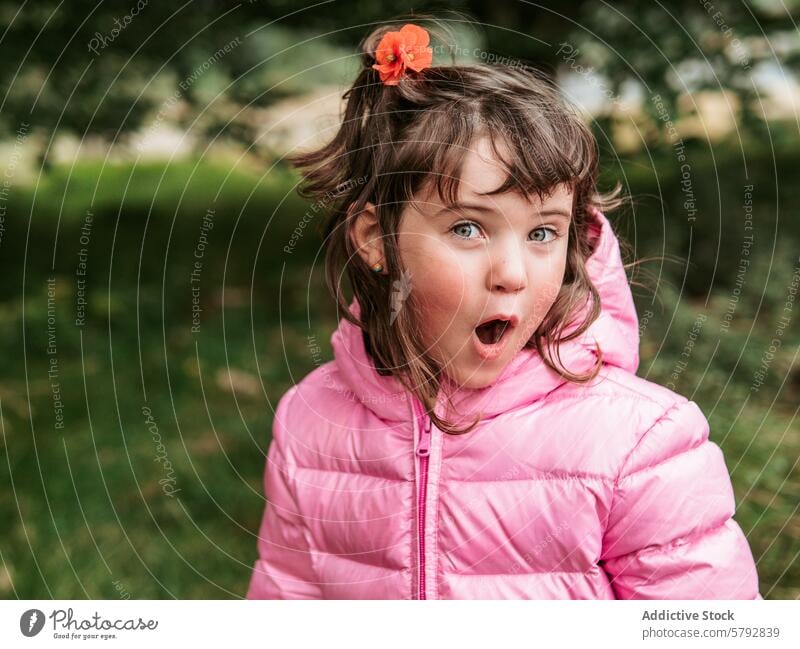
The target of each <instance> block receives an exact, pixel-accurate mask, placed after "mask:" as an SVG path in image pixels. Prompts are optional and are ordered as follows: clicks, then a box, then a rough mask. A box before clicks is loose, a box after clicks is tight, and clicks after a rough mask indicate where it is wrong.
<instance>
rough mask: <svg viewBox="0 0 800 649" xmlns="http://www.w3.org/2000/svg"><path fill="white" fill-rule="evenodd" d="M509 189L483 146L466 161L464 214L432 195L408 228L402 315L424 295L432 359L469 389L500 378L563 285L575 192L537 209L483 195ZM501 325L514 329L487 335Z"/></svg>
mask: <svg viewBox="0 0 800 649" xmlns="http://www.w3.org/2000/svg"><path fill="white" fill-rule="evenodd" d="M504 179H505V171H504V170H503V168H502V167H501V166H500V164H499V163H498V162H497V160H496V159H495V158H494V156H493V152H492V149H491V145H490V143H489V141H488V140H487V139H481V140H478V141H476V143H475V144H474V145H473V146H472V147H471V148H470V150H469V151H468V152H467V153H466V154H465V158H464V166H463V173H462V176H461V182H460V186H459V200H458V205H455V206H448V205H444V204H442V203H441V202H440V200H439V197H438V195H437V194H436V192H435V190H434V189H431V190H430V192H429V193H427V194H426V195H424V196H422V197H417V199H418V200H417V203H418V204H417V208H418V209H415V207H414V206H412V205H408V206H407V207H406V208H405V210H404V211H403V213H402V215H401V218H400V225H399V230H398V246H399V251H400V256H401V258H402V260H403V264H404V266H405V270H406V273H407V275H406V278H405V281H403V282H401V284H402V286H401V287H396V288H399V290H395V291H394V293H393V298H397V299H398V303H397V304H394V305H393V311H396V310H399V309H400V308H403V305H402V300H403V298H404V295H407V294H408V293H414V294H415V295H414V298H415V300H416V303H417V304H419V305H420V307H421V309H422V311H421V314H420V317H421V318H422V324H423V329H424V331H423V334H422V335H423V342H424V343H425V347H426V349H427V352H428V353H429V354H430V355H431V356H432V357H433V358H434V359H436V360H437V361H438V362H439V363H441V365H442V366H443V367H444V369H445V371H446V373H447V375H448V376H449V377H450V378H451V379H452V380H453V381H454V382H455V383H457V384H458V385H460V386H463V387H469V388H481V387H485V386H487V385H489V384H491V383H492V382H493V381H494V380H495V379H496V378H497V376H498V375H499V374H500V372H501V371H502V370H503V368H504V367H505V366H506V365H507V364H508V363H509V361H510V360H511V359H512V358H513V357H514V355H515V354H516V353H517V352H518V351H519V350H520V349H522V347H523V346H524V345H525V343H526V341H527V340H528V339H529V338H530V337H531V335H532V334H533V332H534V331H535V330H536V328H537V327H538V326H539V324H540V323H541V322H542V320H543V319H544V317H545V315H546V314H547V312H548V311H549V309H550V307H551V306H552V304H553V302H554V301H555V298H556V296H557V295H558V292H559V289H560V288H561V283H562V281H563V279H564V271H565V268H566V258H567V242H568V236H569V227H570V219H571V215H572V199H573V193H572V190H571V189H570V188H569V187H568V186H566V185H559V186H557V187H556V188H555V189H554V190H553V192H552V193H551V195H550V196H549V197H547V198H546V199H545V200H544V201H540V200H538V199H534V201H533V202H530V201H528V200H527V199H526V198H525V197H524V196H523V195H522V194H519V193H516V192H506V193H504V194H497V195H495V196H480V195H479V194H480V193H481V192H486V191H491V190H492V189H495V188H496V187H498V186H500V185H501V184H502V182H503V181H504ZM418 210H421V211H418ZM492 319H499V320H501V321H506V322H507V324H506V325H505V329H504V330H503V328H502V326H498V325H499V324H501V323H495V325H490V326H486V327H480V328H479V325H481V324H482V323H485V322H486V321H487V320H492ZM498 337H499V340H498ZM495 340H498V342H494V341H495Z"/></svg>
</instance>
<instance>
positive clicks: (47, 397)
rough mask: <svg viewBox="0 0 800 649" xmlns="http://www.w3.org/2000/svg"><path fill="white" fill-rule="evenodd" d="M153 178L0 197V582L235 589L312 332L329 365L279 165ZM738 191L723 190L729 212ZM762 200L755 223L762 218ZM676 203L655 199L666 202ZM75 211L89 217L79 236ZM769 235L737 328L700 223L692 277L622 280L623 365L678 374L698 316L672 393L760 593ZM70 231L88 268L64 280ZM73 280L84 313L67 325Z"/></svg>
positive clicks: (772, 517)
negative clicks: (711, 462) (292, 243)
mask: <svg viewBox="0 0 800 649" xmlns="http://www.w3.org/2000/svg"><path fill="white" fill-rule="evenodd" d="M642 169H643V167H642V165H641V164H639V165H638V166H637V165H636V164H634V165H631V167H630V171H631V178H632V180H631V182H632V186H631V188H630V191H631V192H632V193H634V194H638V193H642V194H646V195H652V194H653V192H654V189H653V184H652V179H651V175H652V174H650V173H649V172H648V171H647V169H644V171H643V170H642ZM697 169H698V173H700V172H701V171H702V167H701V165H699V164H698V165H697ZM164 171H165V170H164V169H163V168H161V167H158V166H152V167H140V168H137V169H136V171H135V172H133V173H132V171H131V168H129V167H125V166H121V167H107V168H104V169H102V170H101V169H100V168H99V167H92V166H91V165H85V166H81V167H80V168H78V169H76V170H75V172H74V174H73V175H69V173H68V170H65V169H56V170H54V171H53V173H52V175H51V176H50V177H48V178H47V181H46V183H44V184H43V185H42V186H41V187H40V188H39V190H38V192H37V197H36V202H35V204H33V203H32V202H31V201H32V190H30V191H27V190H26V191H25V192H23V191H21V190H20V191H18V192H17V194H15V195H14V196H13V197H12V198H13V200H15V201H16V204H15V207H14V209H15V212H14V213H15V214H17V215H19V217H20V218H19V219H18V222H17V223H16V224H15V225H13V227H12V225H11V224H10V223H9V224H8V228H9V230H8V232H6V234H5V238H4V239H3V242H2V248H1V249H0V253H2V254H1V255H0V267H2V270H3V272H4V278H5V281H4V282H3V284H2V289H1V290H2V291H3V293H2V296H0V331H1V332H2V335H3V340H5V341H7V342H6V347H5V350H4V351H5V354H4V362H3V363H2V365H0V409H1V410H0V415H2V416H1V418H0V424H2V436H3V445H2V454H3V457H2V459H1V460H0V484H2V485H3V486H4V488H3V489H1V490H0V525H2V529H3V530H4V533H3V535H2V536H0V596H2V597H22V598H47V597H58V598H84V597H92V598H116V597H124V596H130V597H131V598H167V597H177V598H234V597H240V596H243V595H244V593H245V590H246V587H247V582H248V578H249V574H250V569H251V565H252V562H253V561H254V560H255V558H256V539H255V534H256V531H257V529H258V524H259V522H260V519H261V515H262V512H263V506H264V501H263V494H262V485H261V480H262V472H263V468H264V453H265V451H266V448H267V446H268V443H269V431H270V426H271V421H272V413H273V409H274V406H275V404H276V401H277V399H278V398H280V396H281V395H282V394H283V393H284V392H285V391H286V389H287V388H288V387H289V386H290V385H292V384H293V383H294V382H296V381H297V380H299V379H300V378H302V377H303V376H304V375H305V374H306V373H307V372H308V371H310V370H311V369H313V368H314V366H315V361H318V358H316V357H313V356H312V354H311V353H310V351H309V347H308V344H307V336H308V335H313V336H315V338H316V341H317V343H318V344H319V345H321V346H322V347H323V354H322V357H323V359H324V360H328V359H329V358H330V357H331V354H330V348H329V338H330V333H331V332H332V330H333V328H334V327H335V324H336V321H335V313H334V311H333V310H332V306H331V304H330V301H329V300H328V299H327V298H326V297H325V294H324V289H323V279H322V272H321V271H322V268H321V266H320V264H321V260H319V259H317V260H316V261H315V259H314V255H315V254H316V247H317V243H318V236H317V235H316V234H315V233H314V232H313V231H312V230H309V231H308V232H307V233H306V234H305V235H304V236H303V237H302V238H301V239H300V240H299V242H298V247H297V248H296V249H295V250H294V252H293V253H292V254H290V255H287V254H285V253H284V252H283V247H284V246H285V245H286V242H287V241H288V240H289V237H290V236H291V232H292V230H293V228H294V227H295V225H296V223H297V222H298V221H299V219H300V217H301V216H302V214H303V212H304V210H305V209H306V207H305V205H304V204H303V203H302V202H300V201H299V200H298V199H296V198H294V196H293V194H292V180H291V177H290V176H289V175H288V174H286V173H285V172H284V171H282V170H279V171H278V172H276V173H272V174H269V175H268V176H266V177H265V178H261V177H258V176H254V175H238V174H233V175H231V176H227V170H224V169H218V168H213V167H207V166H203V165H201V166H199V167H197V168H195V166H194V164H193V163H181V164H180V165H177V166H176V165H173V166H172V167H170V168H169V170H168V171H167V173H164ZM664 173H665V174H667V175H669V174H670V173H672V172H671V171H670V170H666V171H665V172H664ZM637 174H638V175H637ZM98 179H99V182H98ZM765 184H767V181H765ZM698 191H699V190H698ZM737 192H738V189H734V190H731V191H730V192H728V193H729V194H730V195H732V196H733V199H732V200H733V202H734V204H735V203H736V201H738V200H739V196H738V193H737ZM92 195H94V196H95V200H94V202H92V201H91V196H92ZM62 199H63V200H62ZM674 200H675V201H678V200H679V197H678V198H676V199H674ZM782 201H783V199H782ZM766 202H768V201H765V202H763V203H762V207H761V208H760V209H762V210H763V215H762V216H763V219H764V221H762V222H767V220H768V219H769V214H770V213H771V212H770V205H769V204H766ZM646 204H647V205H649V204H652V203H647V202H646ZM781 204H782V202H781ZM677 205H678V203H677V202H674V203H673V204H672V205H671V206H669V205H668V209H671V210H672V211H671V214H672V215H673V218H679V217H675V216H674V215H676V214H679V213H680V210H679V207H677ZM32 206H33V210H32ZM120 206H122V208H121V207H120ZM87 209H91V211H92V214H93V222H92V227H91V233H90V235H89V238H88V242H87V245H86V246H82V241H81V227H82V226H84V225H85V214H86V210H87ZM209 209H212V210H213V211H214V212H213V228H211V229H207V230H206V231H205V236H206V237H207V245H206V246H205V248H204V250H203V255H202V258H201V261H202V264H201V272H200V279H199V282H198V283H197V284H196V286H198V287H199V295H200V304H201V306H202V309H203V310H202V313H201V315H200V321H199V327H197V330H196V331H194V332H193V331H192V326H193V324H194V323H193V314H192V297H193V294H192V288H193V286H194V285H193V284H192V283H191V281H190V277H191V270H192V268H193V267H194V266H193V264H194V262H195V261H197V257H196V252H197V250H198V243H199V242H200V240H201V235H202V234H203V216H204V215H206V214H207V213H208V210H209ZM9 210H11V207H9ZM772 211H774V205H772ZM10 213H11V212H10ZM31 213H32V214H33V218H32V220H31V226H30V227H31V234H30V238H29V239H28V238H27V228H28V216H29V214H31ZM640 218H641V216H637V223H638V220H639V219H640ZM715 218H716V217H715ZM57 222H58V223H59V230H58V239H57V241H56V223H57ZM768 232H769V229H768V228H767V227H766V226H764V229H762V230H760V233H762V234H763V235H764V236H762V240H761V242H760V244H759V245H760V247H759V248H758V251H759V252H758V255H757V259H758V263H754V265H753V267H752V269H751V270H749V271H748V275H747V278H746V281H745V283H744V285H743V287H742V295H741V297H740V300H739V302H738V306H737V307H736V312H735V317H734V318H733V320H732V322H731V325H730V327H725V326H724V325H723V314H724V313H725V310H726V308H727V307H728V305H729V304H730V296H731V294H732V287H733V280H734V276H735V270H732V269H735V266H736V262H737V261H738V254H733V255H731V254H730V253H729V252H728V251H730V250H731V248H730V247H729V245H728V242H729V239H724V242H723V244H722V245H723V247H722V254H721V255H718V257H719V262H718V264H717V266H716V267H717V268H718V271H717V279H716V280H715V282H714V284H713V286H710V288H707V290H706V289H704V284H703V282H704V281H707V280H708V277H709V274H708V272H707V265H708V264H709V255H711V257H710V258H711V259H713V251H714V250H715V249H716V247H718V243H719V242H715V241H714V240H713V238H712V240H708V238H704V239H702V240H701V241H700V242H696V244H697V246H698V247H697V250H698V251H699V252H698V253H697V254H699V255H701V257H700V258H695V257H694V256H693V258H692V259H693V261H694V260H695V259H696V261H697V266H699V268H698V267H697V266H696V267H694V268H690V271H689V272H690V273H691V275H690V276H689V277H690V279H689V280H687V281H686V282H683V276H682V272H683V271H682V270H681V269H679V268H678V267H677V266H675V265H672V266H668V267H665V268H664V271H665V272H666V273H667V275H665V276H664V277H663V278H662V283H661V284H660V291H659V296H660V300H659V302H657V303H655V304H654V303H653V302H652V299H651V298H652V296H651V295H649V294H647V293H646V292H642V291H641V290H637V303H638V307H639V313H640V315H641V314H643V313H645V312H646V311H648V310H650V311H652V313H653V315H652V316H650V317H648V318H647V322H646V324H645V325H643V343H642V362H641V365H640V372H639V373H640V375H641V376H645V377H646V378H648V379H650V380H653V381H656V382H659V383H662V384H666V383H667V382H669V381H670V380H672V378H671V377H672V376H673V374H674V373H675V368H676V366H678V363H679V362H680V361H681V359H682V358H684V357H682V353H683V352H684V350H685V345H686V341H687V335H688V332H689V331H691V329H692V327H693V324H694V323H695V322H696V321H697V317H698V314H700V313H702V314H704V315H705V319H704V320H703V321H702V327H701V331H700V334H699V335H698V337H697V340H696V341H695V345H694V346H693V348H692V350H691V355H690V359H689V362H688V363H687V365H686V368H685V370H682V371H681V372H680V376H679V377H678V379H677V381H676V387H675V388H674V389H675V390H676V391H678V392H680V393H682V394H685V395H687V396H690V397H691V398H693V399H694V400H695V401H697V402H698V404H699V405H700V406H701V408H702V409H703V411H704V412H705V413H706V415H707V416H708V417H709V420H710V422H711V431H712V432H711V436H712V439H713V440H714V441H715V442H717V443H718V444H720V446H721V447H722V449H723V451H724V453H725V457H726V461H727V463H728V468H729V470H730V472H731V476H732V480H733V483H734V489H735V492H736V498H737V506H738V510H737V513H736V519H737V520H738V521H739V523H740V524H741V526H742V528H743V529H744V531H745V533H746V534H747V535H748V539H749V541H750V544H751V547H752V549H753V553H754V555H755V557H756V559H757V560H758V567H759V574H760V577H761V592H762V594H764V595H765V596H766V597H768V598H797V597H800V567H798V565H799V564H798V563H797V561H796V558H797V556H798V553H800V516H798V511H797V508H798V503H800V469H798V463H797V459H798V457H800V435H799V434H798V433H799V432H800V425H799V424H798V421H797V418H796V414H797V404H798V402H800V399H798V392H799V391H800V373H798V372H797V370H796V367H797V366H796V356H795V355H796V353H797V350H798V349H800V334H798V327H797V326H796V318H797V317H798V314H797V313H796V312H795V313H794V317H795V319H793V320H792V325H793V326H790V327H789V328H788V330H787V332H786V333H785V335H783V337H782V345H781V348H780V350H779V352H778V353H777V354H776V355H775V358H774V359H773V360H771V361H770V366H769V371H768V372H767V374H766V377H765V382H764V384H763V386H761V388H760V389H759V390H758V391H754V390H753V389H752V385H753V377H754V375H755V373H756V372H757V371H758V370H759V367H760V365H761V364H762V361H763V358H764V354H765V352H766V351H767V350H768V349H769V345H770V341H771V340H772V339H773V338H774V337H775V330H776V326H777V325H776V323H777V322H778V321H779V320H778V319H779V317H780V314H781V309H782V308H783V304H784V301H785V299H786V294H787V287H788V285H789V283H790V282H791V278H792V273H793V270H794V268H795V267H796V266H797V256H796V254H795V253H793V252H792V251H793V250H794V251H796V250H797V245H796V241H797V239H796V238H794V234H793V233H788V234H786V236H782V237H775V236H773V237H772V239H770V237H769V236H767V233H768ZM639 235H640V236H641V237H642V238H643V240H642V241H639V242H638V243H639V244H641V246H642V248H641V250H646V249H651V250H656V251H659V252H660V248H659V241H658V240H657V239H656V238H655V237H654V236H653V235H650V234H647V233H646V232H644V231H643V232H641V233H639ZM645 235H647V236H649V237H650V240H647V237H646V236H645ZM790 235H791V236H790ZM736 236H737V235H736V231H735V230H734V231H733V233H731V232H729V231H727V230H726V232H725V237H732V239H730V241H735V240H736ZM26 240H27V241H28V243H27V245H26ZM776 240H779V245H777V246H776V247H775V249H774V251H773V249H772V247H773V244H774V243H775V241H776ZM793 241H794V242H795V245H793V246H792V245H790V244H791V243H792V242H793ZM54 243H57V245H56V246H55V247H54ZM670 245H672V243H671V244H670ZM675 245H682V243H681V242H680V241H678V242H677V243H676V244H675ZM82 247H86V248H87V250H88V255H87V257H86V259H87V261H86V275H84V276H78V275H77V269H78V266H79V253H80V249H81V248H82ZM708 251H711V252H708ZM669 252H675V250H674V249H672V248H671V249H670V250H669ZM679 252H680V253H681V254H684V252H685V251H684V250H683V249H680V250H679ZM54 259H55V264H53V260H54ZM652 268H653V267H652V266H651V270H652ZM656 269H657V266H656ZM309 276H311V278H310V279H309ZM79 277H82V278H85V279H86V284H85V286H84V289H83V295H84V297H85V300H86V306H85V319H84V323H83V324H82V325H80V326H77V325H76V323H75V320H76V316H77V315H78V310H79V306H78V302H77V300H78V283H77V279H78V278H79ZM49 278H54V280H55V281H54V282H52V283H51V284H50V285H49V286H48V279H49ZM682 284H683V285H684V289H683V290H680V286H681V285H682ZM48 289H50V291H51V294H50V296H49V295H48ZM48 298H50V299H48ZM251 304H252V306H251ZM307 309H310V318H309V317H308V316H309V314H308V313H307ZM795 309H800V307H798V306H796V307H795ZM309 321H310V322H311V323H312V325H311V326H312V329H311V330H309V328H308V322H309ZM54 368H55V371H54ZM56 396H57V397H58V399H57V400H56V399H55V397H56ZM61 422H63V427H62V426H60V424H61Z"/></svg>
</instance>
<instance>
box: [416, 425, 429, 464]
mask: <svg viewBox="0 0 800 649" xmlns="http://www.w3.org/2000/svg"><path fill="white" fill-rule="evenodd" d="M430 454H431V418H430V417H428V415H427V414H426V415H425V424H424V425H423V426H422V428H421V429H420V432H419V444H418V445H417V455H419V456H420V457H426V456H428V455H430Z"/></svg>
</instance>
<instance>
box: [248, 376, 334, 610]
mask: <svg viewBox="0 0 800 649" xmlns="http://www.w3.org/2000/svg"><path fill="white" fill-rule="evenodd" d="M295 390H296V387H295V388H291V389H290V390H289V391H288V392H287V393H286V395H284V397H283V398H282V399H281V400H280V402H279V404H278V407H277V409H276V412H275V419H274V421H273V424H272V441H271V443H270V447H269V452H268V453H267V462H266V468H265V470H264V492H265V495H266V500H267V502H266V507H265V510H264V515H263V518H262V521H261V526H260V529H259V534H258V559H257V560H256V562H255V566H254V568H253V573H252V575H251V578H250V586H249V588H248V590H247V599H319V598H320V592H319V585H318V584H317V583H316V576H315V574H314V567H313V562H312V557H311V554H310V552H309V543H308V541H307V529H306V526H305V523H304V521H303V518H302V515H301V513H300V511H299V508H298V506H297V498H296V491H295V485H294V483H293V476H294V463H293V462H290V461H289V460H290V458H289V453H288V452H287V443H288V437H289V435H288V434H287V431H286V427H285V421H286V419H285V417H286V410H287V408H288V405H287V404H288V403H289V402H290V400H291V397H292V394H293V393H294V391H295Z"/></svg>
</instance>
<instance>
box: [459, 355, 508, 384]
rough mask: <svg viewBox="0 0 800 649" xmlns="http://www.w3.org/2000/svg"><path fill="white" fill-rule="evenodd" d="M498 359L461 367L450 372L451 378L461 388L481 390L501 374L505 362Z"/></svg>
mask: <svg viewBox="0 0 800 649" xmlns="http://www.w3.org/2000/svg"><path fill="white" fill-rule="evenodd" d="M499 360H500V359H498V360H497V361H491V362H490V361H480V362H478V363H477V365H472V366H470V367H466V368H459V369H458V370H457V371H456V372H454V373H449V374H448V376H449V377H450V380H451V381H453V383H455V384H456V385H458V386H459V387H461V388H469V389H472V390H479V389H481V388H486V387H488V386H490V385H491V384H492V383H494V381H495V380H496V379H497V377H498V376H500V373H501V372H502V371H503V367H504V364H501V363H500V362H499Z"/></svg>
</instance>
